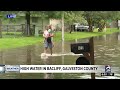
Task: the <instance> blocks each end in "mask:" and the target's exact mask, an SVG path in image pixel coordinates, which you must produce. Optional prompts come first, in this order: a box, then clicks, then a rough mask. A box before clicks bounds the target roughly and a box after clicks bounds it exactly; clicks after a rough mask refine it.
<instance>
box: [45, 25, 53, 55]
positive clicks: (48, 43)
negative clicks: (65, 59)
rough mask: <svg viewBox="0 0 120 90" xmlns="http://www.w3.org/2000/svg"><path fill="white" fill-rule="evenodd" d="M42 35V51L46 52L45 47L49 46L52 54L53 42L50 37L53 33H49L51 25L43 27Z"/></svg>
mask: <svg viewBox="0 0 120 90" xmlns="http://www.w3.org/2000/svg"><path fill="white" fill-rule="evenodd" d="M48 30H49V31H48ZM43 37H44V47H45V49H44V53H45V54H46V52H47V49H48V48H50V52H51V55H52V48H53V43H52V39H51V38H52V37H53V34H52V33H51V26H46V27H45V31H44V32H43Z"/></svg>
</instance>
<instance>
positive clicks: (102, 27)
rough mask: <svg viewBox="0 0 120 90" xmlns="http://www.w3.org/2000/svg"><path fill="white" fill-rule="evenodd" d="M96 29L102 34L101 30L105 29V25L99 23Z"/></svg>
mask: <svg viewBox="0 0 120 90" xmlns="http://www.w3.org/2000/svg"><path fill="white" fill-rule="evenodd" d="M98 28H99V29H98V32H103V29H104V28H105V23H103V24H101V23H100V24H99V25H98Z"/></svg>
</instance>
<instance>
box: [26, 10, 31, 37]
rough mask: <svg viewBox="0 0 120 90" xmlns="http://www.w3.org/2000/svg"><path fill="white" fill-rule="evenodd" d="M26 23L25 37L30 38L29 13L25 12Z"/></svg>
mask: <svg viewBox="0 0 120 90" xmlns="http://www.w3.org/2000/svg"><path fill="white" fill-rule="evenodd" d="M26 22H27V29H26V35H27V36H30V35H32V32H31V30H30V11H27V12H26Z"/></svg>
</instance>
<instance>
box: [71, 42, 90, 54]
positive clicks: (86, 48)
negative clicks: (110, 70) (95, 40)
mask: <svg viewBox="0 0 120 90" xmlns="http://www.w3.org/2000/svg"><path fill="white" fill-rule="evenodd" d="M71 52H73V53H75V54H80V53H83V52H90V45H89V43H74V44H71Z"/></svg>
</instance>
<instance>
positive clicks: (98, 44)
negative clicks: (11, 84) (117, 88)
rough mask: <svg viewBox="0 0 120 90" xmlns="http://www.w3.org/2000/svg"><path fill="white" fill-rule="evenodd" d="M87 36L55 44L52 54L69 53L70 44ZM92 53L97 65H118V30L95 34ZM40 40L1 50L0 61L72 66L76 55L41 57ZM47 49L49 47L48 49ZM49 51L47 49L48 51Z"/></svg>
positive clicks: (71, 76) (8, 76) (15, 76)
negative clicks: (108, 33)
mask: <svg viewBox="0 0 120 90" xmlns="http://www.w3.org/2000/svg"><path fill="white" fill-rule="evenodd" d="M87 41H88V39H80V40H74V41H68V42H63V43H62V42H57V43H54V49H53V53H54V54H61V53H64V54H68V53H71V52H70V50H71V49H70V44H71V43H75V42H87ZM94 50H95V51H94V53H95V64H96V65H111V66H113V67H120V33H114V34H111V35H104V36H97V37H94ZM43 51H44V48H43V43H38V44H36V45H32V46H27V47H22V48H17V49H9V50H5V51H1V52H0V64H5V65H75V62H76V59H77V58H78V57H79V56H77V55H75V56H74V55H63V56H51V57H49V58H48V59H41V53H43ZM48 52H49V49H48ZM49 53H50V52H49ZM45 78H46V79H47V78H48V79H90V78H91V75H90V74H68V73H61V74H55V73H53V74H33V73H32V74H30V73H29V74H27V73H26V74H20V73H19V74H15V73H8V74H6V73H5V74H0V79H45ZM96 78H98V79H100V78H105V79H109V78H111V79H112V78H113V79H118V78H119V79H120V72H117V73H115V76H114V77H101V76H100V75H99V74H96Z"/></svg>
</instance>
